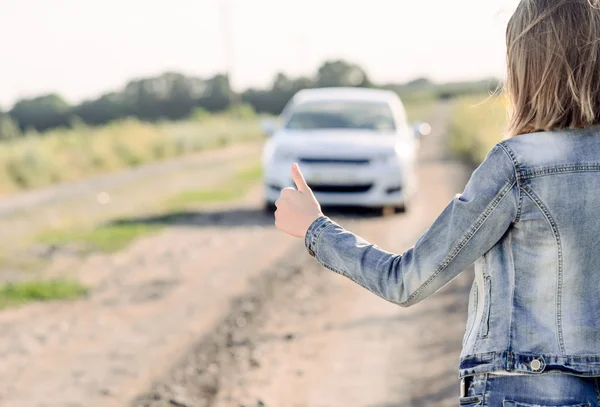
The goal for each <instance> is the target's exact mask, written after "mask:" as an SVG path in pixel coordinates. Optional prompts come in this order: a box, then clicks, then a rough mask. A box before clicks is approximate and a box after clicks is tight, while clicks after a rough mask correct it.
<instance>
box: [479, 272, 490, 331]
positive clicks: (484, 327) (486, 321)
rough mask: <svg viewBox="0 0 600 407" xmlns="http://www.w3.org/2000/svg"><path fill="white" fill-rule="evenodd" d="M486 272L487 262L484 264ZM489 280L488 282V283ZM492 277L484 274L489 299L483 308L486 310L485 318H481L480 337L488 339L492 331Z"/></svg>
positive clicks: (485, 293) (487, 298)
mask: <svg viewBox="0 0 600 407" xmlns="http://www.w3.org/2000/svg"><path fill="white" fill-rule="evenodd" d="M483 270H484V272H485V264H484V265H483ZM486 282H487V284H486ZM491 293H492V278H491V277H490V276H485V275H484V276H483V294H484V295H485V298H486V300H487V301H484V302H483V308H484V312H485V318H482V320H481V326H480V327H479V335H478V338H479V339H487V337H488V335H489V333H490V314H491V312H492V295H491Z"/></svg>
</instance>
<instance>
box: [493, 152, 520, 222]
mask: <svg viewBox="0 0 600 407" xmlns="http://www.w3.org/2000/svg"><path fill="white" fill-rule="evenodd" d="M498 145H499V146H500V147H502V150H504V152H505V153H506V154H508V156H509V158H510V160H511V161H512V164H513V169H514V171H515V180H516V182H517V195H518V197H519V199H518V202H519V203H518V204H517V215H516V216H515V222H518V221H519V220H520V219H521V208H522V206H523V194H522V193H521V176H520V171H519V168H520V166H519V162H518V161H517V157H516V156H515V153H514V152H513V151H512V149H511V148H510V147H509V146H508V145H506V143H505V142H501V143H499V144H498Z"/></svg>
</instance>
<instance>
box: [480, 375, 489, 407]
mask: <svg viewBox="0 0 600 407" xmlns="http://www.w3.org/2000/svg"><path fill="white" fill-rule="evenodd" d="M489 376H490V375H489V374H488V373H486V374H485V383H484V384H483V400H482V403H481V405H482V406H485V404H486V403H485V399H486V398H487V394H488V377H489Z"/></svg>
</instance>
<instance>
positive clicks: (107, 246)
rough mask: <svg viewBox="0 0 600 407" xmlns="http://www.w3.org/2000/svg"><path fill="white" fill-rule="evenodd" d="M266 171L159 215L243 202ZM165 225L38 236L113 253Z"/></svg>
mask: <svg viewBox="0 0 600 407" xmlns="http://www.w3.org/2000/svg"><path fill="white" fill-rule="evenodd" d="M261 174H262V168H261V166H260V165H252V166H250V167H247V168H242V169H240V170H239V171H238V172H237V173H236V174H235V176H233V177H232V178H231V179H230V180H229V181H228V182H226V183H225V185H223V186H219V187H216V188H206V189H198V190H190V191H185V192H183V193H181V194H179V195H176V196H174V197H172V198H170V199H168V200H167V201H165V203H164V204H163V210H162V211H159V213H158V215H165V214H169V213H173V212H176V211H179V210H182V209H185V208H188V207H190V206H194V205H203V204H208V203H217V202H227V201H232V200H235V199H241V198H242V197H243V196H244V195H245V194H246V193H247V192H248V191H249V190H250V189H251V188H252V187H253V186H254V185H255V184H256V182H257V181H258V180H259V179H260V177H261ZM166 226H167V225H166V224H164V223H141V222H121V221H114V222H110V223H106V224H104V225H100V226H97V227H93V228H89V229H54V230H48V231H45V232H43V233H41V234H40V235H38V236H37V238H36V239H35V240H36V241H37V242H38V243H41V244H45V245H53V246H66V245H70V244H77V245H82V246H83V247H84V248H85V250H86V251H95V252H106V253H113V252H117V251H119V250H121V249H123V248H125V247H127V246H128V245H129V244H130V243H131V242H132V241H134V240H137V239H139V238H141V237H145V236H148V235H151V234H154V233H156V232H159V231H160V230H162V229H164V228H165V227H166Z"/></svg>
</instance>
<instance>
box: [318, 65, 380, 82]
mask: <svg viewBox="0 0 600 407" xmlns="http://www.w3.org/2000/svg"><path fill="white" fill-rule="evenodd" d="M316 84H317V87H319V88H323V87H339V86H358V87H370V86H372V84H371V81H370V80H369V78H368V77H367V73H366V72H365V71H364V70H363V69H362V68H361V67H360V66H358V65H356V64H353V63H351V62H346V61H342V60H337V61H326V62H325V63H324V64H323V65H321V67H320V68H319V70H318V72H317V78H316Z"/></svg>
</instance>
